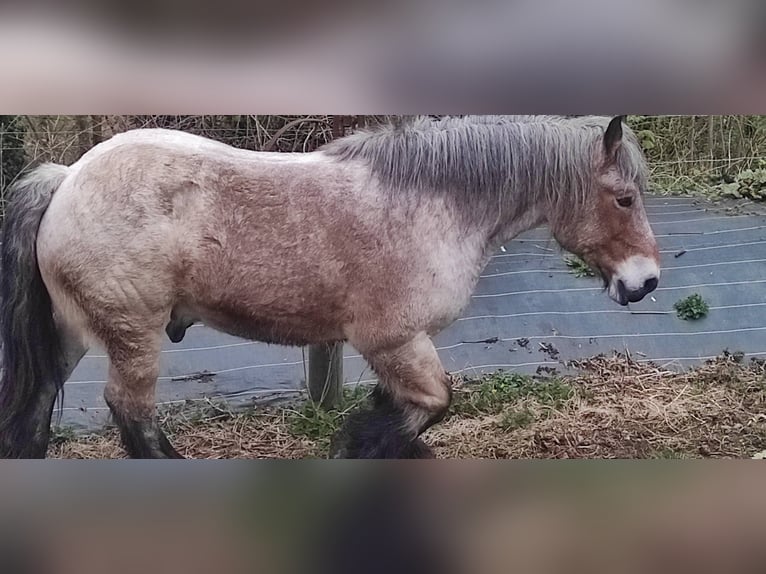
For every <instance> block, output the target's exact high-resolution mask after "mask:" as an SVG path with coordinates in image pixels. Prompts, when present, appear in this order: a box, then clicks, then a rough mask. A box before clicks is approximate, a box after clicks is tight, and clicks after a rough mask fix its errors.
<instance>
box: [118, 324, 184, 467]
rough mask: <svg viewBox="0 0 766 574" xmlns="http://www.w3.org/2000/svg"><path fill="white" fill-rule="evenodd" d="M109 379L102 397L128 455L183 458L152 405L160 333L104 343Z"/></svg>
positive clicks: (126, 335) (126, 337) (134, 456)
mask: <svg viewBox="0 0 766 574" xmlns="http://www.w3.org/2000/svg"><path fill="white" fill-rule="evenodd" d="M107 352H108V354H109V363H110V364H109V380H108V382H107V385H106V389H105V390H104V398H105V400H106V403H107V404H108V405H109V409H110V410H111V412H112V416H113V418H114V421H115V423H116V424H117V426H118V427H119V429H120V436H121V438H122V442H123V445H124V446H125V449H126V450H127V452H128V455H129V456H130V457H131V458H183V457H182V456H181V455H180V454H178V452H177V451H176V450H175V449H174V448H173V446H172V445H171V444H170V441H168V439H167V437H166V436H165V434H164V433H163V432H162V429H161V428H160V425H159V421H158V420H157V413H156V405H155V398H154V393H155V387H156V385H157V377H158V375H159V362H160V336H159V334H158V333H156V332H155V331H152V332H151V334H143V335H137V334H135V333H130V334H128V333H126V334H124V335H123V336H121V337H119V338H117V339H114V340H112V341H110V342H109V343H107Z"/></svg>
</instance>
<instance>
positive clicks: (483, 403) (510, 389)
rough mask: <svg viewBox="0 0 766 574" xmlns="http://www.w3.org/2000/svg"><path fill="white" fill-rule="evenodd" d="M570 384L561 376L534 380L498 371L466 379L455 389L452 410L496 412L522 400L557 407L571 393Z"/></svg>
mask: <svg viewBox="0 0 766 574" xmlns="http://www.w3.org/2000/svg"><path fill="white" fill-rule="evenodd" d="M573 392H574V391H573V390H572V387H571V386H570V385H569V384H567V383H566V382H564V381H563V380H561V379H542V380H535V379H533V378H532V377H529V376H525V375H519V374H516V373H504V372H499V373H495V374H492V375H488V376H486V377H483V378H482V379H479V381H478V382H475V383H468V384H466V385H465V386H464V387H462V389H461V392H460V393H456V396H455V400H454V402H453V405H452V412H453V413H454V414H457V415H462V416H482V415H492V414H499V413H501V412H503V411H504V410H505V409H506V408H507V407H509V405H514V404H516V403H518V402H520V401H523V400H528V399H531V400H534V401H535V402H537V403H539V404H541V405H543V406H546V407H550V408H558V407H560V406H561V405H562V404H563V403H564V402H566V401H567V400H569V399H570V398H571V397H572V396H573Z"/></svg>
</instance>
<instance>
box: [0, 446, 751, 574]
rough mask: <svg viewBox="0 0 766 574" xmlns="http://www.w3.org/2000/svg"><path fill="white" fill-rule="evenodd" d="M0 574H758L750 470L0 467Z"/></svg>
mask: <svg viewBox="0 0 766 574" xmlns="http://www.w3.org/2000/svg"><path fill="white" fill-rule="evenodd" d="M3 466H4V468H3V469H2V471H1V472H0V486H1V487H2V490H0V492H2V495H0V505H2V506H1V507H0V516H2V522H0V528H1V531H0V571H2V572H39V573H41V574H47V573H56V574H58V573H61V574H69V573H72V574H74V573H77V574H91V573H93V574H96V573H99V574H100V573H103V572H110V573H114V574H122V573H123V572H125V573H127V572H135V571H158V572H159V571H161V572H163V573H166V574H167V573H170V574H173V573H175V572H178V573H183V574H192V573H195V572H206V573H209V572H253V571H257V572H306V571H311V572H316V573H320V574H322V573H324V572H327V573H330V572H333V573H334V574H344V573H345V572H365V573H372V574H374V573H377V572H394V571H397V572H401V571H405V572H406V571H417V572H419V573H425V574H428V573H430V572H434V573H436V572H439V573H445V574H446V573H451V572H454V573H456V574H462V573H464V572H465V573H466V574H469V573H470V574H480V573H483V572H487V573H490V572H523V573H525V574H526V573H530V574H535V573H541V574H542V573H557V572H562V573H563V572H567V573H572V572H589V573H594V572H610V573H617V572H625V573H629V572H631V573H632V572H673V573H675V574H678V573H683V572H694V573H696V574H699V573H700V572H749V571H753V572H755V571H758V572H761V571H762V569H763V564H764V563H766V544H764V542H766V540H765V539H766V534H765V533H766V528H764V527H765V526H766V493H764V489H763V484H764V482H765V481H764V479H765V478H766V466H764V465H762V464H761V463H760V462H757V461H750V462H744V461H741V462H734V461H732V462H726V461H722V462H715V463H713V462H703V461H689V462H676V461H673V462H656V463H654V462H638V461H636V462H630V461H624V462H621V461H612V462H607V461H603V462H602V461H578V462H575V461H545V462H531V461H530V462H527V461H517V462H503V463H490V462H469V461H430V462H427V463H422V462H421V463H404V462H400V463H390V462H389V463H384V462H354V461H290V462H288V461H285V462H277V461H247V462H245V461H242V462H239V461H232V462H227V463H213V462H211V463H205V462H199V463H197V462H191V461H185V462H184V461H181V462H178V463H172V462H171V463H165V462H162V463H158V462H150V461H115V462H114V463H80V462H77V463H66V462H64V463H59V462H56V463H49V462H48V463H41V462H31V461H30V462H23V461H18V462H16V461H14V462H11V461H5V462H3Z"/></svg>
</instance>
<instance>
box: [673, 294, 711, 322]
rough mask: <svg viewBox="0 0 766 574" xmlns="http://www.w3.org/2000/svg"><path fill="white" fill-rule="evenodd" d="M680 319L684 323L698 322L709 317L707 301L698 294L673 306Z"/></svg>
mask: <svg viewBox="0 0 766 574" xmlns="http://www.w3.org/2000/svg"><path fill="white" fill-rule="evenodd" d="M673 308H674V309H675V310H676V314H677V315H678V317H679V319H683V320H684V321H696V320H697V319H702V318H703V317H705V316H707V314H708V311H709V310H710V309H709V307H708V304H707V303H706V302H705V300H704V299H703V298H702V297H701V296H700V295H699V294H697V293H695V294H694V295H689V296H688V297H686V298H685V299H681V300H679V301H677V302H676V303H675V305H673Z"/></svg>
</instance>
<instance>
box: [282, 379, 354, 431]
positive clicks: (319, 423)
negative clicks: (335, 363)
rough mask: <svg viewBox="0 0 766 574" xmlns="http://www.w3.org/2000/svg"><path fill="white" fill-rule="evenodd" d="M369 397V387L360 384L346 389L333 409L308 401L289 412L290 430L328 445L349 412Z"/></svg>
mask: <svg viewBox="0 0 766 574" xmlns="http://www.w3.org/2000/svg"><path fill="white" fill-rule="evenodd" d="M368 397H369V388H367V387H364V386H361V385H359V386H356V387H353V388H351V389H344V392H343V397H342V399H341V401H340V404H339V405H338V406H337V407H336V408H333V409H324V408H322V407H320V406H319V404H318V403H315V402H313V401H310V400H309V401H306V402H305V403H304V404H303V405H302V406H301V407H300V408H299V409H297V410H291V411H290V412H289V413H288V423H289V427H290V432H291V433H292V434H293V435H296V436H302V437H306V438H308V439H311V440H313V441H316V442H317V443H319V444H320V445H324V446H327V445H329V443H330V439H331V438H332V436H333V435H334V434H335V433H336V432H337V431H338V430H339V429H340V427H341V425H342V424H343V421H344V420H345V419H346V417H347V416H348V414H349V413H350V412H351V411H352V410H354V409H355V408H357V407H359V406H361V405H362V404H363V403H365V402H366V401H367V398H368Z"/></svg>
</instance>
